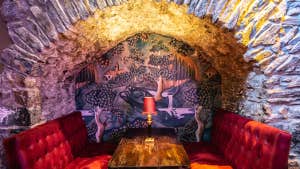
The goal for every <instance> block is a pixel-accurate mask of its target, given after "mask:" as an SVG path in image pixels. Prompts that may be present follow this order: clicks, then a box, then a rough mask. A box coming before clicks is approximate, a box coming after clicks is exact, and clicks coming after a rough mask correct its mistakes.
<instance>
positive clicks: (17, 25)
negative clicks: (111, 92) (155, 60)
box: [0, 0, 300, 157]
mask: <svg viewBox="0 0 300 169" xmlns="http://www.w3.org/2000/svg"><path fill="white" fill-rule="evenodd" d="M175 3H176V4H178V5H182V6H177V5H175ZM154 4H156V5H157V6H156V7H157V9H159V11H158V12H160V13H162V14H164V13H165V12H170V10H171V11H172V9H173V8H174V9H175V8H176V9H178V11H179V13H180V11H185V12H188V13H189V14H193V15H189V16H187V17H189V18H190V19H191V18H192V17H200V18H202V19H199V20H210V19H211V21H206V22H211V24H212V25H214V23H217V22H218V23H220V24H222V25H223V27H224V28H227V29H228V30H232V31H233V32H235V34H234V36H235V38H236V40H237V41H238V42H240V43H241V44H243V45H244V46H247V48H248V49H247V51H245V52H244V56H243V59H244V60H245V61H254V62H255V64H254V68H255V69H254V71H253V72H251V73H250V74H249V76H248V78H247V88H248V89H249V90H248V91H247V93H246V95H245V98H244V100H243V102H241V103H240V105H239V106H238V107H239V109H238V111H240V112H241V113H242V114H244V115H246V116H252V117H254V118H255V119H257V120H261V121H264V122H266V123H269V124H271V125H274V126H276V127H279V128H282V129H285V130H289V131H290V132H292V133H293V134H294V135H296V134H297V133H299V125H297V124H298V121H299V119H297V118H298V116H297V114H299V109H300V108H299V107H300V106H299V105H300V102H299V97H300V92H299V86H300V85H299V81H300V80H299V74H300V71H299V70H300V64H299V62H300V61H299V56H298V55H299V52H300V43H299V39H300V38H299V37H300V36H299V25H300V24H299V23H300V20H299V13H300V12H299V10H296V9H297V7H299V6H300V4H299V2H296V1H286V0H275V1H267V0H265V1H236V0H221V1H217V0H210V1H208V0H175V1H174V2H168V3H167V2H165V1H163V2H155V3H154ZM135 5H137V7H141V8H142V7H143V5H144V4H141V3H139V1H136V0H133V1H125V0H116V1H112V0H106V1H105V0H79V1H72V2H71V1H60V0H48V1H37V0H21V1H16V0H15V1H8V0H7V1H5V2H4V3H3V6H2V15H3V16H4V18H5V20H6V22H7V27H8V30H9V35H10V37H11V39H12V40H13V42H14V44H13V45H12V46H10V47H9V48H7V49H5V50H3V52H2V55H1V62H0V64H1V69H0V70H1V71H2V77H1V78H2V83H3V84H4V85H3V86H7V88H12V89H13V90H14V91H13V92H12V93H14V96H12V94H11V93H7V92H4V94H2V95H3V97H8V98H11V97H12V99H11V100H9V99H8V100H5V101H3V102H2V103H1V104H2V105H3V106H7V105H8V104H10V103H11V102H14V104H10V107H11V106H20V105H25V106H26V107H27V108H29V109H30V111H32V113H37V114H38V113H41V111H42V109H43V107H44V106H40V107H39V106H37V107H30V106H29V105H32V104H33V103H34V102H42V101H44V100H47V99H49V98H50V97H56V96H54V93H55V91H53V90H60V89H59V88H68V87H67V86H64V84H60V86H57V88H56V89H53V88H51V89H49V90H47V89H44V90H45V91H47V92H48V96H49V97H47V98H42V96H41V93H40V92H39V91H38V90H36V89H42V90H43V86H42V85H41V82H43V83H48V84H51V82H48V81H47V80H46V79H42V80H41V76H43V75H44V74H43V71H42V69H43V68H42V66H41V65H43V64H45V63H47V62H52V63H57V61H59V57H60V56H57V55H58V54H61V53H60V52H58V51H62V53H64V54H66V55H67V54H69V53H72V52H76V55H77V58H76V60H75V59H74V58H72V57H70V58H68V57H67V58H65V60H68V59H70V60H72V61H73V63H74V62H75V63H78V64H75V65H76V66H77V67H80V64H82V62H83V61H84V60H86V59H89V56H91V55H92V54H93V53H92V52H94V53H96V51H97V50H98V49H99V48H103V50H102V52H100V53H103V52H104V51H106V50H108V48H107V47H108V46H112V45H113V44H116V43H117V42H120V41H121V40H122V38H126V36H120V37H116V39H109V40H108V41H98V40H96V41H92V42H93V43H90V42H91V41H90V40H92V39H93V34H88V33H87V32H85V31H84V30H85V29H82V30H80V28H86V27H85V26H88V27H89V28H91V27H92V26H95V25H93V24H90V25H88V24H85V23H89V22H90V21H91V20H92V17H100V18H101V17H105V12H107V11H109V10H111V8H118V7H120V8H122V7H124V8H125V7H126V8H127V9H128V10H131V9H135V7H136V6H135ZM112 6H115V7H112ZM131 12H133V11H131ZM151 12H153V11H151ZM172 12H173V13H172ZM172 12H171V13H172V14H173V15H176V14H177V13H176V12H175V13H174V11H172ZM110 14H111V15H112V17H113V15H114V14H115V13H114V11H113V10H112V11H111V12H110ZM180 16H182V15H180ZM161 19H163V18H161ZM164 19H168V18H164ZM79 20H84V21H79ZM78 21H79V22H78ZM160 21H161V20H160ZM178 21H180V19H178ZM191 21H192V22H189V24H190V23H193V21H194V20H193V19H191ZM174 23H176V22H175V21H174ZM178 23H179V22H178ZM179 25H180V24H179ZM150 28H151V29H150ZM158 28H159V27H154V28H152V27H148V29H150V30H152V29H157V30H158ZM160 28H162V30H163V29H164V28H163V27H160ZM184 28H185V27H184ZM196 28H197V27H196ZM86 30H90V29H86ZM133 30H134V29H133ZM157 30H154V31H157ZM113 31H114V30H113V29H111V32H113ZM141 31H143V30H141ZM173 31H174V32H173V33H174V34H173V35H172V36H175V37H176V38H179V39H181V40H185V39H184V38H183V36H180V33H181V31H178V30H173ZM225 31H226V30H225ZM136 32H137V31H136V30H134V31H133V32H123V33H124V34H126V35H127V36H129V35H132V34H133V33H136ZM83 33H86V34H83ZM157 33H162V34H166V35H170V34H168V33H166V32H157ZM169 33H170V32H169ZM100 35H101V34H100ZM108 35H112V34H108ZM194 35H195V34H192V33H191V34H190V37H189V38H191V39H193V37H192V36H194ZM112 37H114V36H112ZM196 37H197V36H196ZM107 38H108V37H107ZM213 39H215V38H213ZM194 40H195V39H194ZM205 40H209V39H204V40H203V41H197V40H195V41H193V42H192V41H191V42H190V43H192V44H193V43H194V44H195V45H196V44H197V43H202V44H205V43H204V42H205ZM26 42H30V43H26ZM102 43H103V44H104V46H102ZM106 43H107V44H106ZM208 44H209V43H208ZM74 46H79V47H80V46H81V47H86V48H88V49H87V50H82V51H78V50H75V49H74ZM63 48H64V49H63ZM208 49H209V48H208ZM207 52H208V51H207ZM218 52H222V51H221V48H220V51H218ZM208 53H209V52H208ZM49 55H51V58H50V59H49V58H47V59H46V58H44V56H49ZM52 66H53V65H52ZM59 66H65V67H66V68H68V65H59ZM52 69H53V70H54V69H55V67H53V68H52ZM74 69H75V68H74ZM260 72H263V73H260ZM52 73H55V72H52ZM52 76H55V74H54V75H52ZM58 78H62V79H68V78H69V79H70V80H71V75H70V76H69V74H68V71H66V74H65V75H62V76H59V77H58ZM62 79H58V81H60V80H62ZM12 81H15V82H14V83H11V82H12ZM6 84H7V85H6ZM70 85H72V84H70ZM69 87H70V86H69ZM7 88H3V90H6V89H7ZM10 90H11V89H10ZM28 90H31V91H36V92H31V93H32V94H33V95H30V94H22V92H23V93H28ZM258 90H261V91H258ZM29 93H30V92H29ZM51 93H52V94H51ZM63 93H65V95H66V96H67V97H73V96H72V93H71V92H70V93H68V92H66V91H62V93H61V94H62V95H63ZM15 97H17V98H18V99H17V100H18V101H12V100H16V99H13V98H15ZM32 97H35V98H39V99H37V100H32V99H30V98H32ZM258 98H259V99H258ZM55 101H56V102H57V101H59V99H58V100H55ZM66 104H72V101H71V100H68V101H67V102H66ZM250 105H251V106H250ZM44 108H45V107H44ZM71 110H72V107H70V109H69V110H65V111H66V112H63V113H68V112H69V111H71ZM46 114H47V113H46ZM41 119H42V116H41V115H37V118H36V119H35V118H32V119H31V123H33V124H34V123H38V122H39V121H40V120H41ZM286 123H288V124H286ZM294 140H295V141H294V144H293V145H292V146H293V148H295V149H296V148H297V147H299V140H297V138H295V139H294ZM298 157H299V156H298Z"/></svg>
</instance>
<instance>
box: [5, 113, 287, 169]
mask: <svg viewBox="0 0 300 169" xmlns="http://www.w3.org/2000/svg"><path fill="white" fill-rule="evenodd" d="M211 140H212V141H211V142H200V143H186V144H184V146H185V149H186V151H187V154H188V155H189V158H190V161H191V168H192V169H287V164H288V154H289V147H290V143H291V135H290V134H289V133H287V132H285V131H282V130H279V129H277V128H274V127H271V126H268V125H266V124H262V123H259V122H256V121H253V120H250V119H247V118H244V117H242V116H240V115H237V114H234V113H231V112H227V111H223V110H221V111H218V112H217V113H215V115H214V121H213V128H212V132H211ZM115 147H116V146H115V145H113V144H105V143H89V142H88V141H87V130H86V127H85V124H84V121H83V120H82V116H81V113H80V112H74V113H71V114H69V115H67V116H64V117H61V118H58V119H55V120H52V121H49V122H47V123H45V124H42V125H40V126H37V127H34V128H32V129H29V130H26V131H24V132H21V133H19V134H17V135H14V136H12V137H10V138H7V139H5V140H4V148H5V152H6V158H7V160H6V161H7V165H8V167H9V168H10V169H102V168H107V165H108V161H109V160H110V159H111V155H112V153H113V151H114V150H115Z"/></svg>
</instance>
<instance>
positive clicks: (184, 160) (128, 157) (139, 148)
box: [108, 135, 190, 169]
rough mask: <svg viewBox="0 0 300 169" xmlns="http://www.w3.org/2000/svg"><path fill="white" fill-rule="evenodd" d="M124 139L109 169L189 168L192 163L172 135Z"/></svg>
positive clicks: (140, 136)
mask: <svg viewBox="0 0 300 169" xmlns="http://www.w3.org/2000/svg"><path fill="white" fill-rule="evenodd" d="M146 138H147V136H145V135H136V136H132V137H124V138H122V140H121V141H120V143H119V145H118V147H117V149H116V151H115V152H114V154H113V157H112V159H111V160H110V161H109V164H108V168H110V169H116V168H189V165H190V162H189V159H188V156H187V154H186V152H185V150H184V148H183V146H182V144H180V143H179V142H178V141H177V140H176V138H175V137H172V136H171V135H156V136H152V138H154V140H153V141H146Z"/></svg>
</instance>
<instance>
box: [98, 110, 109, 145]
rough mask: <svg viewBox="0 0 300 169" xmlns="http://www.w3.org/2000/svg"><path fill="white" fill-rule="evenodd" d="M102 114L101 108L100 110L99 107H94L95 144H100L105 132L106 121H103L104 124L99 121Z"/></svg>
mask: <svg viewBox="0 0 300 169" xmlns="http://www.w3.org/2000/svg"><path fill="white" fill-rule="evenodd" d="M102 112H103V108H100V107H99V106H97V107H96V111H95V122H96V124H97V132H96V134H95V137H96V140H97V143H100V142H101V139H102V136H103V133H104V130H105V126H106V121H107V119H105V121H104V122H101V120H100V115H101V114H102Z"/></svg>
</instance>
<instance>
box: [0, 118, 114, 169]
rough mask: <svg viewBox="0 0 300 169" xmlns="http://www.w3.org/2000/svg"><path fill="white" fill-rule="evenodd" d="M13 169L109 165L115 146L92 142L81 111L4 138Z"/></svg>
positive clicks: (80, 168) (96, 168)
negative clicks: (88, 139) (88, 138)
mask: <svg viewBox="0 0 300 169" xmlns="http://www.w3.org/2000/svg"><path fill="white" fill-rule="evenodd" d="M4 148H5V152H6V158H7V163H8V167H9V168H11V169H92V168H93V169H101V168H107V164H108V160H109V159H110V158H111V154H112V153H113V151H114V149H115V145H111V144H103V143H102V144H100V143H88V141H87V129H86V127H85V124H84V121H83V120H82V116H81V113H80V112H74V113H71V114H69V115H67V116H64V117H61V118H58V119H55V120H52V121H49V122H47V123H45V124H42V125H39V126H37V127H34V128H32V129H30V130H26V131H24V132H21V133H19V134H17V135H14V136H12V137H10V138H7V139H5V140H4Z"/></svg>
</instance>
